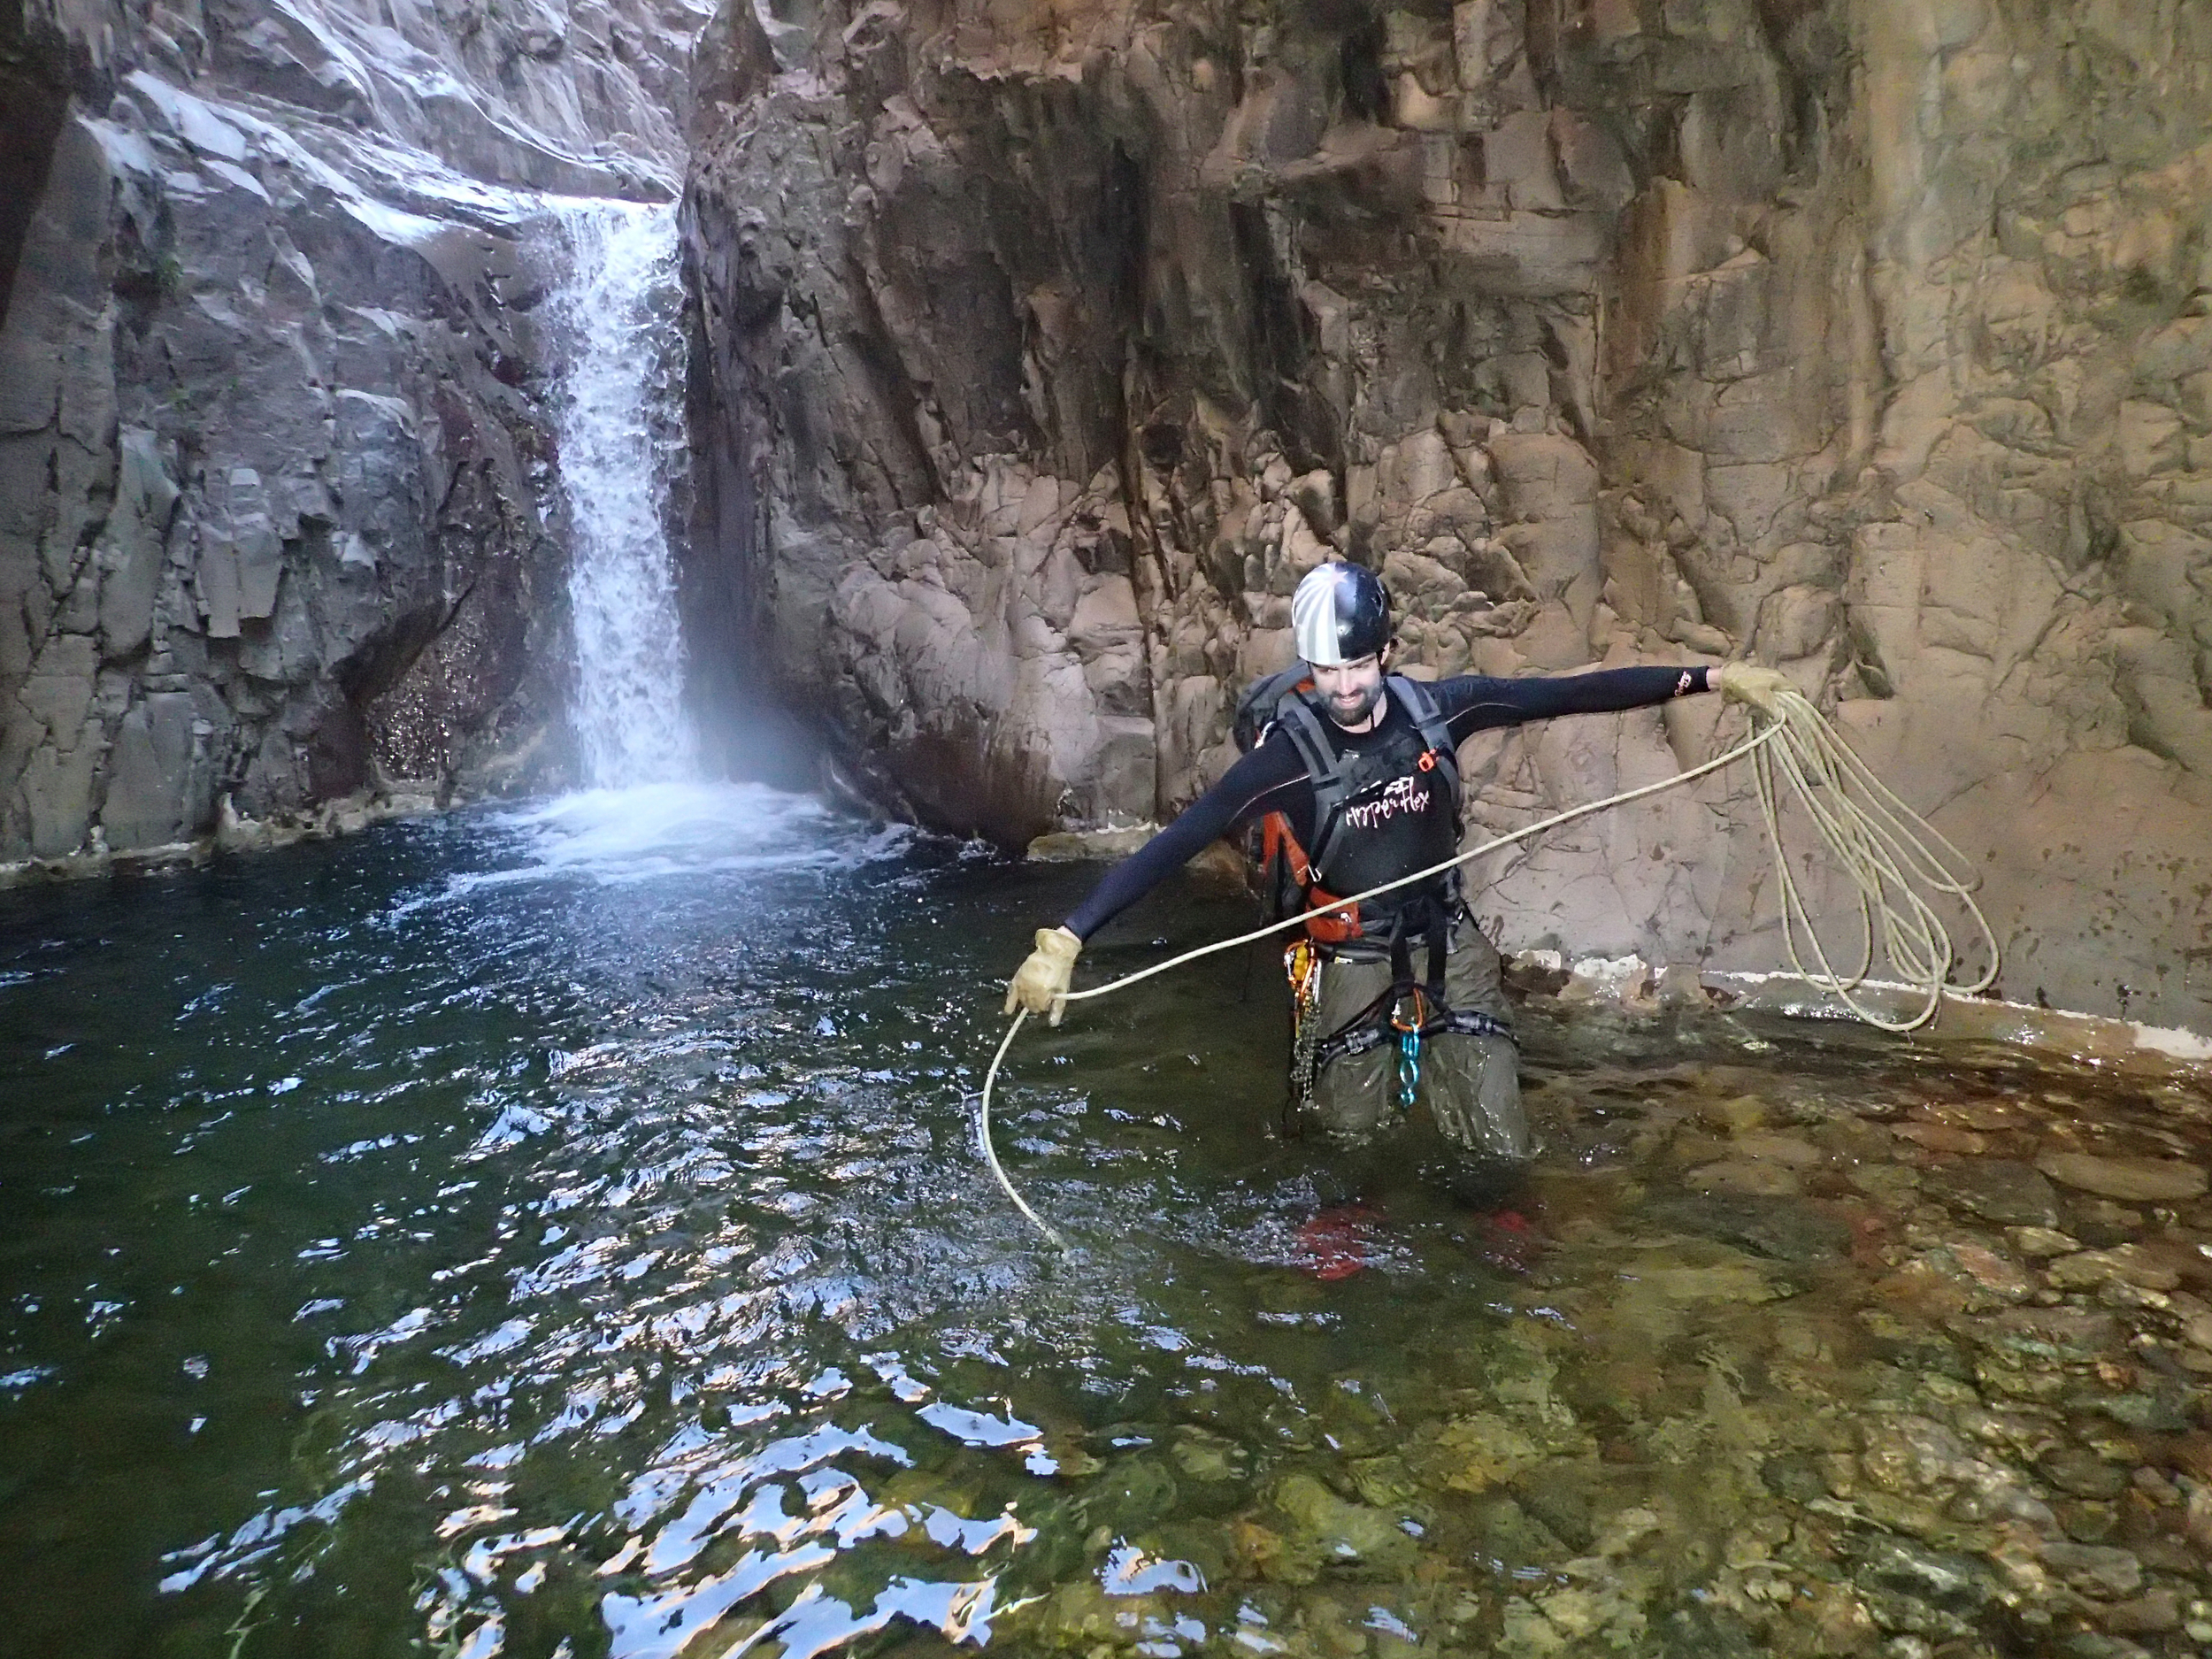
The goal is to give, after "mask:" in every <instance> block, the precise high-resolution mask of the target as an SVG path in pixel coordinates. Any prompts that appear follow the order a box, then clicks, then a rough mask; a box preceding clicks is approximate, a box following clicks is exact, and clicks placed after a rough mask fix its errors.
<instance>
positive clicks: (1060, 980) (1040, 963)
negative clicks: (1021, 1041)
mask: <svg viewBox="0 0 2212 1659" xmlns="http://www.w3.org/2000/svg"><path fill="white" fill-rule="evenodd" d="M1082 954H1083V941H1081V940H1080V939H1078V938H1077V937H1076V936H1075V935H1074V934H1073V933H1070V932H1069V931H1068V930H1067V929H1066V928H1064V927H1040V928H1039V929H1038V930H1037V948H1036V949H1034V950H1033V951H1031V952H1030V953H1029V960H1028V961H1026V962H1025V963H1023V964H1022V965H1021V966H1020V967H1019V968H1018V969H1017V970H1016V971H1015V973H1014V977H1013V978H1012V979H1009V980H1008V981H1007V982H1006V1011H1007V1012H1008V1013H1012V1012H1013V1011H1014V1010H1016V1009H1018V1008H1023V1009H1026V1010H1029V1011H1030V1012H1031V1013H1033V1014H1050V1015H1051V1016H1052V1023H1053V1024H1054V1025H1058V1024H1059V1023H1060V1016H1061V1015H1062V1014H1063V1013H1064V1012H1066V1011H1067V1004H1066V1003H1065V1002H1062V1001H1061V1000H1060V999H1061V998H1062V997H1064V996H1065V995H1067V994H1068V983H1069V981H1070V980H1071V979H1072V978H1073V977H1074V974H1075V959H1076V958H1077V957H1078V956H1081V955H1082Z"/></svg>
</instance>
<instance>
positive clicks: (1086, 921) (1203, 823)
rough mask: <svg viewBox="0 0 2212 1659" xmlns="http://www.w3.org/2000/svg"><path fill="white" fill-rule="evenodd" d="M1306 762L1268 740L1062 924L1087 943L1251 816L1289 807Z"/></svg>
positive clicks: (1304, 785) (1303, 786)
mask: <svg viewBox="0 0 2212 1659" xmlns="http://www.w3.org/2000/svg"><path fill="white" fill-rule="evenodd" d="M1311 788H1312V785H1311V784H1310V783H1309V782H1308V781H1307V779H1306V767H1305V763H1304V762H1303V761H1302V760H1300V759H1299V758H1298V751H1297V749H1296V748H1295V747H1294V745H1293V744H1292V743H1291V741H1290V740H1289V739H1288V738H1286V737H1281V736H1277V737H1271V738H1270V739H1269V740H1268V741H1266V742H1264V743H1262V744H1261V745H1260V746H1259V747H1258V748H1257V749H1254V750H1253V751H1252V752H1251V753H1250V754H1248V755H1245V756H1242V757H1240V758H1239V759H1238V761H1237V763H1236V764H1235V765H1233V766H1232V767H1230V768H1229V770H1228V771H1227V772H1224V773H1222V774H1221V781H1220V782H1218V783H1217V784H1215V785H1214V787H1212V788H1210V789H1209V790H1207V791H1206V793H1205V794H1203V795H1200V796H1199V797H1198V799H1197V800H1195V801H1194V802H1192V803H1190V805H1189V806H1187V807H1186V808H1184V809H1183V810H1182V811H1181V812H1180V813H1179V814H1178V815H1177V817H1176V819H1175V821H1174V822H1173V823H1172V824H1170V825H1169V826H1167V827H1166V828H1165V829H1164V830H1162V831H1161V832H1160V833H1158V834H1157V835H1155V836H1154V837H1153V838H1152V839H1151V840H1150V841H1147V842H1145V844H1144V845H1143V846H1141V847H1140V848H1138V849H1137V850H1136V851H1135V852H1133V853H1131V854H1130V855H1129V856H1128V857H1126V858H1125V859H1123V860H1122V861H1121V862H1120V863H1119V864H1116V865H1115V866H1114V867H1113V868H1112V869H1111V870H1110V871H1108V872H1106V878H1105V879H1104V880H1102V881H1101V882H1100V883H1099V884H1098V885H1097V886H1096V887H1094V888H1092V889H1091V895H1090V897H1088V898H1087V899H1085V900H1084V901H1083V902H1082V903H1080V904H1079V905H1078V906H1076V908H1075V910H1074V912H1073V913H1072V914H1071V916H1069V918H1068V919H1067V920H1066V921H1065V922H1064V923H1063V924H1061V925H1062V926H1064V927H1065V928H1066V929H1067V930H1068V931H1069V932H1070V933H1073V934H1075V935H1076V936H1077V937H1078V938H1080V939H1088V938H1089V937H1090V936H1091V935H1092V934H1093V933H1096V932H1097V931H1098V930H1099V929H1100V928H1102V927H1103V926H1105V925H1106V924H1107V923H1108V922H1110V921H1111V920H1112V919H1113V918H1115V917H1117V916H1118V915H1120V914H1121V912H1122V911H1124V910H1127V909H1128V908H1129V907H1130V906H1131V905H1132V904H1134V903H1135V902H1137V901H1138V900H1139V899H1141V898H1142V897H1143V896H1144V895H1146V894H1148V893H1149V892H1151V891H1152V889H1153V888H1154V887H1157V886H1159V885H1160V883H1161V882H1163V881H1164V880H1166V879H1167V878H1168V877H1170V876H1171V875H1173V874H1174V873H1175V872H1177V871H1178V870H1180V869H1181V868H1182V867H1183V866H1184V865H1185V864H1188V863H1189V862H1190V861H1191V860H1192V859H1193V858H1194V857H1195V856H1197V855H1198V854H1199V853H1200V852H1201V851H1202V850H1203V849H1205V848H1207V847H1208V846H1210V845H1211V844H1212V843H1213V842H1215V841H1218V840H1220V839H1221V837H1222V836H1224V835H1225V834H1227V833H1229V831H1230V830H1231V829H1233V828H1234V827H1235V826H1237V825H1238V824H1240V823H1242V822H1245V821H1246V820H1248V819H1249V818H1252V816H1253V815H1254V814H1255V813H1258V812H1263V811H1269V810H1274V809H1276V808H1278V807H1283V806H1286V805H1288V804H1289V803H1290V802H1289V797H1291V796H1292V795H1296V794H1297V793H1298V792H1299V791H1301V790H1306V791H1309V792H1310V790H1311Z"/></svg>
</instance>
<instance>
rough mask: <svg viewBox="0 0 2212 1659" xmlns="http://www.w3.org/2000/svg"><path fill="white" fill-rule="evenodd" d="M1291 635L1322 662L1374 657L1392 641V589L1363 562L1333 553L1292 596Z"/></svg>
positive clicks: (1301, 650) (1303, 653)
mask: <svg viewBox="0 0 2212 1659" xmlns="http://www.w3.org/2000/svg"><path fill="white" fill-rule="evenodd" d="M1290 632H1291V638H1292V640H1293V641H1294V642H1295V644H1296V646H1297V650H1298V655H1299V656H1300V657H1303V658H1304V659H1305V660H1306V661H1307V662H1309V663H1310V664H1313V665H1314V666H1315V667H1317V668H1334V667H1336V666H1338V665H1339V664H1344V663H1350V662H1356V661H1357V660H1358V659H1359V658H1361V657H1373V656H1375V655H1376V654H1377V653H1379V651H1380V650H1381V649H1382V648H1383V647H1384V646H1386V645H1387V644H1389V643H1390V595H1389V593H1388V591H1387V590H1386V589H1385V588H1384V587H1383V585H1382V578H1380V577H1379V576H1378V575H1376V574H1375V572H1372V571H1371V570H1369V569H1368V568H1367V567H1366V566H1365V565H1348V564H1346V563H1345V562H1344V561H1343V560H1341V559H1331V560H1329V561H1328V563H1326V564H1325V565H1315V566H1314V567H1313V569H1311V570H1310V571H1308V572H1306V577H1305V580H1303V581H1302V582H1300V583H1299V584H1298V591H1297V592H1296V593H1295V594H1294V595H1292V596H1291V601H1290Z"/></svg>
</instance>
